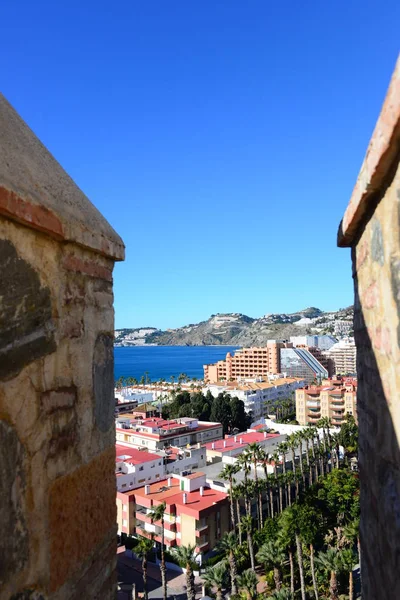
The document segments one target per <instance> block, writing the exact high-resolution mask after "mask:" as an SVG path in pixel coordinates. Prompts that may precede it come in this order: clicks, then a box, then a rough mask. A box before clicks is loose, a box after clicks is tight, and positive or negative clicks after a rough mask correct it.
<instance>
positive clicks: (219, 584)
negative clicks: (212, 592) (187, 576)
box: [203, 561, 227, 600]
mask: <svg viewBox="0 0 400 600" xmlns="http://www.w3.org/2000/svg"><path fill="white" fill-rule="evenodd" d="M226 579H227V571H226V562H225V561H221V562H219V563H217V564H216V565H214V566H213V567H208V568H207V569H206V572H205V573H204V575H203V581H204V583H205V585H206V587H208V588H214V587H215V588H216V589H217V593H216V599H217V600H222V588H224V587H225V585H226Z"/></svg>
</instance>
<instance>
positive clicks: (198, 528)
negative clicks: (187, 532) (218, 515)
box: [196, 522, 208, 538]
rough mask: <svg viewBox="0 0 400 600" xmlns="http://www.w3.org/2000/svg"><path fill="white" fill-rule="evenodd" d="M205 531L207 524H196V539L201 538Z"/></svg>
mask: <svg viewBox="0 0 400 600" xmlns="http://www.w3.org/2000/svg"><path fill="white" fill-rule="evenodd" d="M206 531H208V525H207V523H204V524H203V525H202V524H201V523H198V522H197V523H196V537H199V538H200V537H201V536H202V534H203V533H205V532H206Z"/></svg>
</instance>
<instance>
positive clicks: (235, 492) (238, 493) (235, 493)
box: [232, 485, 243, 544]
mask: <svg viewBox="0 0 400 600" xmlns="http://www.w3.org/2000/svg"><path fill="white" fill-rule="evenodd" d="M232 497H233V498H234V499H235V502H236V515H237V526H238V534H239V544H242V523H241V520H240V499H241V498H243V494H242V489H241V486H240V485H236V486H234V488H233V489H232Z"/></svg>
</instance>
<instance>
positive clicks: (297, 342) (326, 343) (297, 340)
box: [290, 335, 337, 350]
mask: <svg viewBox="0 0 400 600" xmlns="http://www.w3.org/2000/svg"><path fill="white" fill-rule="evenodd" d="M290 341H291V342H292V344H293V346H295V347H297V346H310V347H313V348H319V349H320V350H329V348H330V347H331V346H333V344H336V342H337V339H336V338H334V337H333V336H332V335H297V336H292V337H291V338H290Z"/></svg>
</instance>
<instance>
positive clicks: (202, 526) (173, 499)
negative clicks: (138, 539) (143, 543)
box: [117, 472, 229, 561]
mask: <svg viewBox="0 0 400 600" xmlns="http://www.w3.org/2000/svg"><path fill="white" fill-rule="evenodd" d="M163 502H165V506H166V508H165V514H164V539H165V545H166V546H167V547H168V548H171V547H174V546H181V545H182V546H189V545H191V546H194V547H195V549H196V552H198V553H200V557H201V558H202V557H203V556H204V555H206V554H207V553H208V552H209V551H211V550H213V549H214V548H215V546H216V545H217V543H218V541H219V540H220V539H221V537H222V535H223V534H224V533H225V532H226V531H229V499H228V494H227V493H225V492H222V491H218V490H214V489H211V488H210V487H208V486H207V484H206V476H205V474H204V473H202V472H198V473H191V474H188V475H182V476H173V477H169V478H168V479H164V480H162V481H159V482H156V483H151V484H149V485H145V486H143V487H140V488H138V489H136V490H130V491H127V492H118V493H117V523H118V532H119V533H121V532H122V533H127V534H129V535H139V536H144V537H149V538H150V537H151V538H153V539H154V540H155V541H156V542H158V543H161V523H160V522H153V521H152V519H151V517H150V516H149V513H150V512H151V511H152V510H154V508H155V507H156V506H159V505H160V504H162V503H163ZM201 558H200V561H201Z"/></svg>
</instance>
